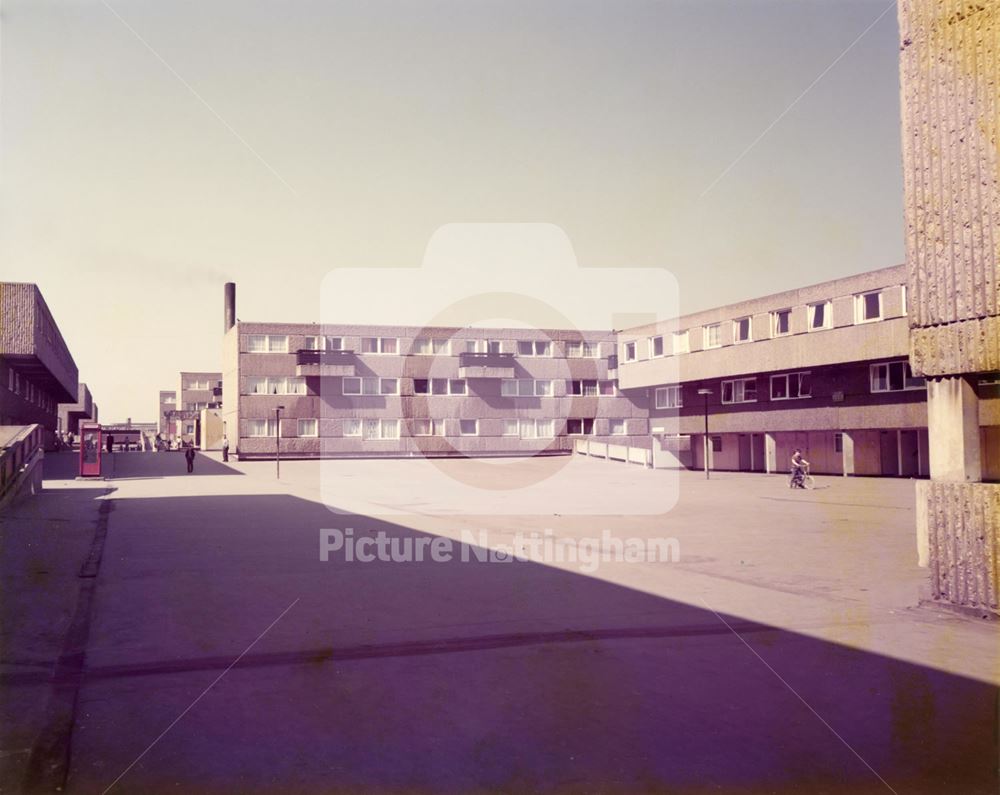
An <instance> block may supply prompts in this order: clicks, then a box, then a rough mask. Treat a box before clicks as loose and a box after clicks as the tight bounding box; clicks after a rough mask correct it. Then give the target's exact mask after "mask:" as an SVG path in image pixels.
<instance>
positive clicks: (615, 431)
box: [608, 419, 627, 436]
mask: <svg viewBox="0 0 1000 795" xmlns="http://www.w3.org/2000/svg"><path fill="white" fill-rule="evenodd" d="M626 430H627V429H626V426H625V420H620V419H619V420H608V433H610V434H611V435H612V436H625V434H626Z"/></svg>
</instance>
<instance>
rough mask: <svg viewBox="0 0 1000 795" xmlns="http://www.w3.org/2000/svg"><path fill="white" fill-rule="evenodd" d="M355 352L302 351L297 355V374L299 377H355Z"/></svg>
mask: <svg viewBox="0 0 1000 795" xmlns="http://www.w3.org/2000/svg"><path fill="white" fill-rule="evenodd" d="M354 362H355V354H354V351H315V350H300V351H297V352H296V353H295V374H296V375H299V376H319V377H320V378H330V377H334V376H345V375H354Z"/></svg>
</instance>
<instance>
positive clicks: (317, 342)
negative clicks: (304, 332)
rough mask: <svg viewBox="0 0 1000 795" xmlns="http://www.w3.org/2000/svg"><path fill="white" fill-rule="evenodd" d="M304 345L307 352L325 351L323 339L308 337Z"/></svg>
mask: <svg viewBox="0 0 1000 795" xmlns="http://www.w3.org/2000/svg"><path fill="white" fill-rule="evenodd" d="M304 345H305V350H307V351H321V350H323V338H322V337H306V339H305V343H304Z"/></svg>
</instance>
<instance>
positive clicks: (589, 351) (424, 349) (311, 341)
mask: <svg viewBox="0 0 1000 795" xmlns="http://www.w3.org/2000/svg"><path fill="white" fill-rule="evenodd" d="M452 342H453V341H452V340H451V339H448V338H438V337H433V338H432V337H417V338H416V339H414V340H413V345H412V346H411V348H410V353H411V354H412V355H415V356H450V355H452V353H453V351H454V350H457V351H458V352H461V353H500V352H501V351H502V344H501V341H500V340H456V341H454V342H455V345H453V344H452ZM305 348H306V350H314V351H315V350H328V351H342V350H344V349H345V348H344V338H343V337H326V336H310V337H306V338H305ZM246 349H247V352H248V353H288V351H289V348H288V335H287V334H248V335H247V338H246ZM515 349H516V352H517V355H518V356H533V357H551V356H552V355H553V350H554V348H553V345H552V341H551V340H517V342H516V345H515ZM360 352H361V353H366V354H395V355H398V354H399V352H400V344H399V338H398V337H362V338H361V347H360ZM600 355H601V345H600V343H599V342H583V341H574V342H567V343H566V356H568V357H570V358H589V359H596V358H599V357H600ZM188 388H189V389H200V388H207V386H206V387H196V386H189V387H188Z"/></svg>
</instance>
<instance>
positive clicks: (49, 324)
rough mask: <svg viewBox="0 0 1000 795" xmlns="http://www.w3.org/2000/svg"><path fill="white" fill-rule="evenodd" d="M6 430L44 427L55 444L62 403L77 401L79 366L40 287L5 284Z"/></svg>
mask: <svg viewBox="0 0 1000 795" xmlns="http://www.w3.org/2000/svg"><path fill="white" fill-rule="evenodd" d="M0 321H2V322H0V425H32V424H36V423H37V424H38V425H41V426H42V427H43V428H44V429H45V436H46V446H52V445H54V444H55V439H56V434H57V432H58V430H59V409H58V407H59V404H60V403H73V402H75V401H76V400H77V389H78V373H77V367H76V362H74V361H73V356H72V355H71V354H70V352H69V348H68V347H67V346H66V342H65V340H63V337H62V334H61V333H60V332H59V327H58V326H57V325H56V322H55V320H54V319H53V317H52V313H51V312H50V311H49V308H48V305H47V304H46V303H45V299H44V298H43V297H42V293H41V291H40V290H39V289H38V286H37V285H35V284H27V283H14V282H2V283H0Z"/></svg>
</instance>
